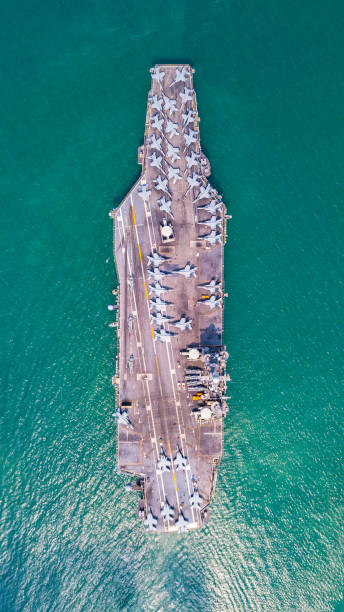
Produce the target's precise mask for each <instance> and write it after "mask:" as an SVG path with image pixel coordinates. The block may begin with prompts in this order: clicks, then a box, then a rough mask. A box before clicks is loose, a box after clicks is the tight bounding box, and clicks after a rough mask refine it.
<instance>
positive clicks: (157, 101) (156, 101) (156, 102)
mask: <svg viewBox="0 0 344 612" xmlns="http://www.w3.org/2000/svg"><path fill="white" fill-rule="evenodd" d="M162 103H163V99H162V98H160V97H158V96H157V94H155V95H154V96H152V98H151V102H150V105H151V108H154V109H155V110H157V111H159V112H160V113H161V106H162Z"/></svg>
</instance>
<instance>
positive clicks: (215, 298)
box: [199, 295, 221, 310]
mask: <svg viewBox="0 0 344 612" xmlns="http://www.w3.org/2000/svg"><path fill="white" fill-rule="evenodd" d="M199 301H200V302H202V304H206V305H207V306H209V308H210V310H214V308H216V306H220V305H221V296H220V295H211V296H210V297H209V298H208V299H206V300H199Z"/></svg>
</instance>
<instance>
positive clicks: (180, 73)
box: [171, 66, 190, 87]
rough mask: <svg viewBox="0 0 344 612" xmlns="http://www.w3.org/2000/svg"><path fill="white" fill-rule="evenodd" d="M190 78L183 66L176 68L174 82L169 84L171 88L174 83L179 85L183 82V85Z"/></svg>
mask: <svg viewBox="0 0 344 612" xmlns="http://www.w3.org/2000/svg"><path fill="white" fill-rule="evenodd" d="M189 76H190V73H189V72H188V71H187V68H186V67H185V66H183V67H182V68H176V76H175V79H174V81H172V83H171V87H172V85H175V84H176V83H180V82H183V83H185V81H186V79H187V78H188V77H189Z"/></svg>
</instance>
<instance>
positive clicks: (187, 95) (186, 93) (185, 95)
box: [179, 87, 193, 104]
mask: <svg viewBox="0 0 344 612" xmlns="http://www.w3.org/2000/svg"><path fill="white" fill-rule="evenodd" d="M192 93H193V90H192V89H189V88H188V87H185V88H184V91H180V92H179V95H180V97H181V99H182V104H185V103H186V102H191V101H192V95H190V94H192Z"/></svg>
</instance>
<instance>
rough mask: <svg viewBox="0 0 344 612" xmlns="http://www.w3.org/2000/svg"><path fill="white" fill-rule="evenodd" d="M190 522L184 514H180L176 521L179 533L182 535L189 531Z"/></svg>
mask: <svg viewBox="0 0 344 612" xmlns="http://www.w3.org/2000/svg"><path fill="white" fill-rule="evenodd" d="M188 522H189V521H188V519H186V518H185V516H184V514H183V513H182V512H180V514H179V516H178V518H177V519H176V521H175V525H176V527H178V531H179V533H182V532H183V531H187V529H188Z"/></svg>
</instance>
